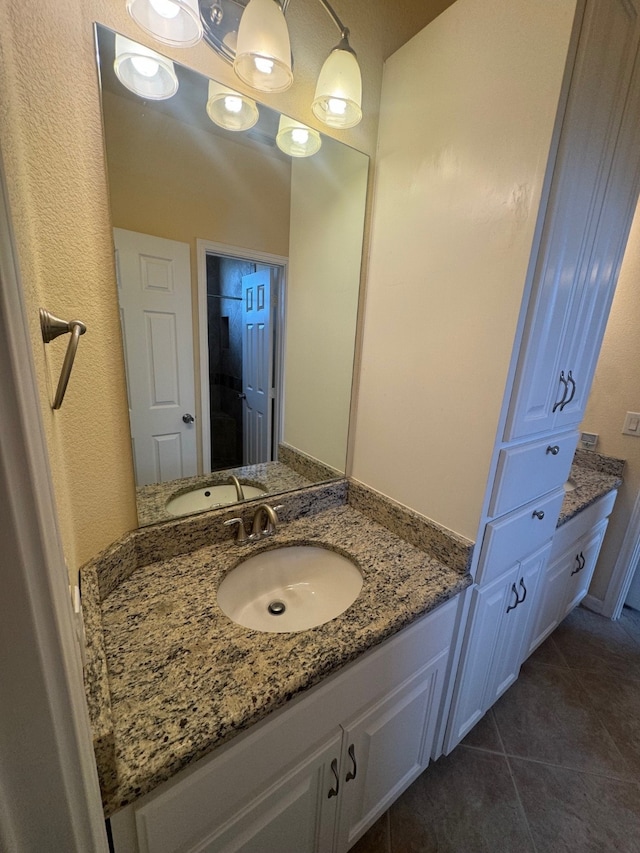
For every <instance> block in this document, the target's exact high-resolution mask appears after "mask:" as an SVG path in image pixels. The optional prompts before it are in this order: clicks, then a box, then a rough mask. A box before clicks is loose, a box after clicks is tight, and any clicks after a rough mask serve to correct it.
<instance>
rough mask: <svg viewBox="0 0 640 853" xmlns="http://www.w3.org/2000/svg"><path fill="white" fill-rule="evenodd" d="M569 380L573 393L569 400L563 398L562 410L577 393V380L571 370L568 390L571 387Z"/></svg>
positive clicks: (568, 377) (568, 378)
mask: <svg viewBox="0 0 640 853" xmlns="http://www.w3.org/2000/svg"><path fill="white" fill-rule="evenodd" d="M569 382H570V383H571V394H570V395H569V399H568V400H563V401H562V403H561V404H560V411H562V410H563V409H564V407H565V406H567V405H569V403H570V402H571V401H572V400H573V398H574V397H575V394H576V380H575V379H574V378H573V375H572V373H571V371H569V375H568V376H567V390H568V389H569Z"/></svg>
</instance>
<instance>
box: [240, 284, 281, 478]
mask: <svg viewBox="0 0 640 853" xmlns="http://www.w3.org/2000/svg"><path fill="white" fill-rule="evenodd" d="M272 274H273V273H272V271H271V270H270V269H266V270H260V271H259V272H255V273H253V274H252V275H245V276H243V277H242V395H243V396H242V398H243V401H244V404H245V410H244V434H243V450H244V464H245V465H254V464H256V463H258V462H269V461H270V459H271V433H272V411H271V408H272V402H273V398H274V393H273V332H272V323H271V278H272Z"/></svg>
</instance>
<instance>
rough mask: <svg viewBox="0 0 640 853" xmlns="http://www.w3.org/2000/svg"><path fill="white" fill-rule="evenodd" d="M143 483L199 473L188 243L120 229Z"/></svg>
mask: <svg viewBox="0 0 640 853" xmlns="http://www.w3.org/2000/svg"><path fill="white" fill-rule="evenodd" d="M113 235H114V242H115V247H116V269H117V271H118V298H119V302H120V319H121V322H122V337H123V340H124V349H125V366H126V371H127V386H128V392H129V419H130V424H131V442H132V446H133V459H134V465H135V473H136V483H137V485H138V486H144V485H147V484H148V483H164V482H167V480H176V479H177V478H179V477H191V476H193V475H194V474H195V473H196V472H197V450H196V430H195V425H194V422H193V415H192V412H194V411H195V388H194V381H193V362H192V357H191V354H192V352H193V335H192V323H193V321H192V314H191V265H190V261H189V246H188V244H186V243H180V242H178V241H176V240H166V239H164V238H161V237H154V236H151V235H149V234H138V233H137V232H135V231H126V230H125V229H122V228H114V230H113Z"/></svg>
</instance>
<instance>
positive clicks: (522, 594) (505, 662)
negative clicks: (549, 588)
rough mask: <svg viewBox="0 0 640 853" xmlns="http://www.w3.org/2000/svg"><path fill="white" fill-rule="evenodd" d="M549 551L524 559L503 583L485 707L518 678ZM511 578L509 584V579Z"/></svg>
mask: <svg viewBox="0 0 640 853" xmlns="http://www.w3.org/2000/svg"><path fill="white" fill-rule="evenodd" d="M550 551H551V542H549V543H547V544H546V545H545V546H544V547H543V548H541V549H540V550H539V551H536V552H535V554H532V555H531V556H530V557H527V559H526V560H523V561H522V562H521V563H520V565H519V566H518V568H517V571H516V572H515V576H514V575H513V574H512V575H511V576H510V578H509V579H508V580H507V582H506V583H505V584H504V587H503V592H504V598H503V605H506V606H503V611H502V615H501V621H500V625H499V630H498V638H497V642H496V650H495V653H494V655H493V660H492V662H491V667H490V669H489V678H488V681H487V687H486V691H485V695H484V707H485V708H490V707H491V706H492V705H493V703H494V702H495V701H496V700H497V699H498V698H499V697H500V696H502V694H503V693H504V692H505V690H506V689H507V688H508V687H510V686H511V685H512V684H513V682H514V681H515V680H516V678H517V677H518V673H519V672H520V665H521V663H522V659H523V652H524V646H525V643H526V641H527V639H528V630H529V625H530V620H531V616H532V613H533V611H534V607H535V600H536V596H537V587H538V582H539V579H540V575H541V574H542V572H543V570H544V568H545V566H546V564H547V560H548V558H549V553H550ZM511 578H514V579H513V581H512V582H511V584H509V580H510V579H511Z"/></svg>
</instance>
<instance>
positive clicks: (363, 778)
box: [336, 650, 448, 853]
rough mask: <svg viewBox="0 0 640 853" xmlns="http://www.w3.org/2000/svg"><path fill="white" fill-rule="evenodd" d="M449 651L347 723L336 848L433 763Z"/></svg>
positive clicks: (349, 841)
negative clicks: (436, 726)
mask: <svg viewBox="0 0 640 853" xmlns="http://www.w3.org/2000/svg"><path fill="white" fill-rule="evenodd" d="M447 659H448V650H445V651H443V652H441V653H440V654H439V655H438V656H437V657H436V658H434V659H433V660H432V661H431V662H430V663H429V665H428V666H426V667H425V668H424V669H423V670H422V671H421V672H419V673H418V674H417V675H416V676H415V677H414V678H412V679H410V680H409V681H408V682H405V684H403V685H401V686H400V687H398V688H397V689H396V690H394V691H393V692H392V693H390V694H388V695H387V696H385V697H384V699H382V700H381V701H380V702H377V703H376V704H375V705H374V706H373V707H370V708H368V709H367V710H366V711H365V712H364V713H362V714H361V715H360V716H359V717H358V718H357V719H355V720H353V721H352V722H351V723H349V724H347V725H345V726H344V738H343V748H342V750H343V751H342V760H341V785H342V790H341V802H340V815H339V818H338V833H337V843H336V850H337V851H338V853H343V852H344V851H346V850H348V849H349V848H350V847H351V846H352V845H353V844H354V843H355V842H356V841H357V840H358V838H359V837H360V836H361V835H362V834H363V833H364V832H365V830H366V829H368V827H369V826H371V824H372V823H373V822H374V821H375V820H376V818H377V817H379V816H380V815H381V814H382V813H383V812H385V811H386V810H387V808H388V807H389V806H390V805H391V803H393V801H394V800H395V799H396V798H397V797H398V796H399V795H400V794H401V793H402V792H403V791H404V790H405V788H407V787H408V786H409V785H410V784H411V782H413V780H414V779H416V778H417V777H418V776H419V775H420V773H422V771H423V770H424V769H425V767H426V766H427V765H428V763H429V757H430V754H431V748H432V745H433V738H434V733H435V725H436V721H437V716H438V709H439V706H440V699H441V696H442V687H443V679H444V669H445V667H446V663H447Z"/></svg>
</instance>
